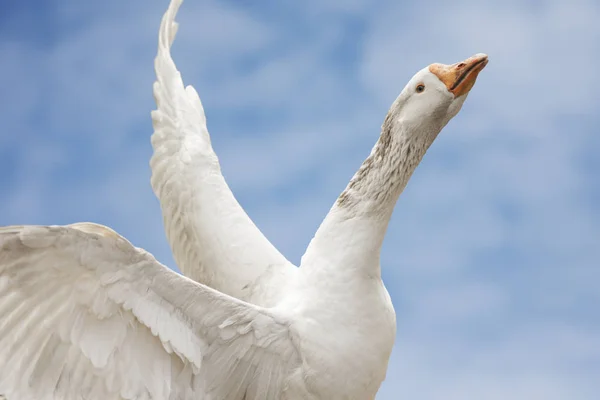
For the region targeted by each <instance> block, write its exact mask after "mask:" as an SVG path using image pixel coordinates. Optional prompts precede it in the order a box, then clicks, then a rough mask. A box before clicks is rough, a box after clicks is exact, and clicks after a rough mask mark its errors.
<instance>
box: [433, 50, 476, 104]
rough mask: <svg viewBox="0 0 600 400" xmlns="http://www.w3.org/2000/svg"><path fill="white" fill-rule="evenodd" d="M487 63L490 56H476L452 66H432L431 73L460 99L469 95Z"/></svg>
mask: <svg viewBox="0 0 600 400" xmlns="http://www.w3.org/2000/svg"><path fill="white" fill-rule="evenodd" d="M487 63H488V56H487V55H486V54H475V55H474V56H473V57H469V58H467V59H466V60H465V61H462V62H459V63H456V64H452V65H446V64H431V65H430V66H429V71H430V72H431V73H432V74H434V75H435V76H437V77H438V78H439V79H440V81H442V82H443V83H444V85H446V87H447V88H448V91H450V92H452V93H453V94H454V97H459V96H462V95H463V94H467V93H469V91H470V90H471V88H472V87H473V85H474V84H475V80H476V79H477V75H479V72H481V70H482V69H483V68H484V67H485V66H486V65H487Z"/></svg>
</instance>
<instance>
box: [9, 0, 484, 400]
mask: <svg viewBox="0 0 600 400" xmlns="http://www.w3.org/2000/svg"><path fill="white" fill-rule="evenodd" d="M180 3H181V0H173V1H172V2H171V5H170V6H169V9H168V10H167V12H166V14H165V16H164V17H163V20H162V24H161V29H160V40H159V42H160V43H159V49H158V56H157V58H156V73H157V82H156V83H155V86H154V93H155V97H156V101H157V104H158V110H157V111H155V112H154V113H153V121H154V127H155V133H154V135H153V137H152V142H153V145H154V149H155V154H154V156H153V158H152V163H151V165H152V170H153V177H152V186H153V188H154V190H155V193H156V194H157V196H158V197H159V198H160V201H161V206H162V210H163V215H164V219H165V225H166V230H167V236H168V238H169V242H170V243H171V246H172V249H173V253H174V255H175V259H176V261H177V264H178V265H179V267H180V268H181V270H182V272H183V273H184V274H186V275H188V276H189V277H191V278H193V279H195V280H197V281H199V282H202V283H198V282H196V281H194V280H192V279H189V278H186V277H184V276H181V275H178V274H177V273H175V272H173V271H171V270H170V269H168V268H166V267H165V266H163V265H161V264H160V263H158V262H157V261H156V260H155V259H154V258H153V257H152V255H150V254H149V253H147V252H145V251H144V250H142V249H139V248H136V247H134V246H132V245H131V244H130V243H129V242H128V241H127V240H125V239H124V238H123V237H121V236H120V235H118V234H117V233H116V232H114V231H112V230H111V229H109V228H107V227H104V226H100V225H95V224H89V223H81V224H74V225H69V226H9V227H4V228H0V393H4V394H5V395H6V396H7V398H8V399H9V400H30V399H80V398H84V399H90V400H96V399H102V400H111V399H206V400H209V399H210V400H222V399H223V400H225V399H227V400H237V399H240V400H241V399H246V400H250V399H254V400H264V399H277V400H279V399H288V400H291V399H372V398H374V397H375V394H376V392H377V390H378V388H379V386H380V384H381V382H382V381H383V379H384V377H385V373H386V368H387V363H388V358H389V355H390V352H391V350H392V346H393V343H394V337H395V330H396V328H395V314H394V309H393V307H392V304H391V301H390V298H389V295H388V293H387V291H386V289H385V287H384V285H383V282H382V281H381V276H380V266H379V253H380V248H381V244H382V241H383V238H384V235H385V232H386V228H387V224H388V222H389V219H390V217H391V214H392V210H393V208H394V205H395V203H396V200H397V199H398V196H399V195H400V193H401V192H402V190H403V189H404V187H405V186H406V184H407V182H408V179H409V177H410V176H411V174H412V172H413V170H414V169H415V167H416V166H417V164H418V163H419V162H420V160H421V158H422V157H423V155H424V154H425V152H426V150H427V148H428V147H429V146H430V145H431V143H432V142H433V141H434V139H435V138H436V136H437V135H438V133H439V132H440V131H441V129H442V128H443V127H444V126H445V125H446V124H447V123H448V121H449V120H450V119H451V118H452V117H453V116H455V115H456V114H457V113H458V111H459V110H460V108H461V106H462V104H463V103H464V101H465V99H466V97H467V94H468V92H469V90H470V89H471V88H472V86H473V84H474V83H475V79H476V77H477V75H478V73H479V72H480V71H481V70H482V69H483V68H484V66H485V65H486V64H487V56H485V55H483V54H478V55H476V56H474V57H471V58H469V59H467V60H465V61H464V62H462V63H458V64H454V65H450V66H447V65H442V64H432V65H430V66H429V67H427V68H424V69H423V70H421V71H419V72H418V73H417V74H416V75H415V76H414V77H413V78H412V79H411V80H410V81H409V83H408V84H407V85H406V87H405V88H404V90H403V91H402V93H401V94H400V95H399V96H398V98H397V99H396V101H395V102H394V103H393V105H392V107H391V109H390V111H389V112H388V114H387V117H386V119H385V121H384V123H383V126H382V131H381V135H380V138H379V140H378V141H377V144H376V145H375V147H374V148H373V150H372V152H371V154H370V155H369V157H368V158H367V159H366V160H365V162H364V163H363V164H362V166H361V167H360V169H359V170H358V172H357V173H356V174H355V175H354V177H353V178H352V180H351V181H350V183H349V184H348V186H347V188H346V190H344V192H343V193H342V194H341V195H340V197H339V198H338V199H337V201H336V202H335V204H334V206H333V207H332V208H331V211H330V212H329V214H328V215H327V217H326V218H325V220H324V222H323V223H322V225H321V226H320V227H319V229H318V231H317V233H316V235H315V237H314V239H313V240H312V241H311V243H310V245H309V247H308V249H307V251H306V254H305V255H304V257H303V258H302V262H301V267H300V268H295V267H293V266H292V265H291V264H290V263H289V262H288V261H287V260H286V259H285V258H284V257H283V256H282V255H281V254H279V252H277V250H276V249H275V248H274V247H273V246H272V245H271V244H270V243H269V242H268V241H267V239H265V238H264V237H263V236H262V234H261V233H260V232H259V230H258V229H257V228H256V227H255V226H254V224H253V223H252V222H251V220H250V219H249V218H248V216H247V215H246V214H245V213H244V211H243V210H242V209H241V207H240V206H239V204H238V203H237V202H236V200H235V199H234V197H233V195H232V193H231V191H230V190H229V188H228V187H227V184H226V183H225V181H224V179H223V176H222V175H221V173H220V170H219V164H218V161H217V157H216V155H215V154H214V152H213V150H212V148H211V145H210V139H209V135H208V132H207V129H206V121H205V116H204V111H203V109H202V105H201V103H200V99H199V97H198V95H197V93H196V91H195V90H194V89H193V88H192V87H191V86H188V87H187V88H184V86H183V83H182V81H181V77H180V75H179V72H178V71H177V69H176V67H175V64H174V63H173V61H172V59H171V56H170V54H169V51H170V46H171V43H172V41H173V38H174V35H175V30H176V24H175V22H174V18H175V14H176V12H177V9H178V7H179V5H180ZM209 286H210V287H209Z"/></svg>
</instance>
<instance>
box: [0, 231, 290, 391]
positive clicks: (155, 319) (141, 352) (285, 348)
mask: <svg viewBox="0 0 600 400" xmlns="http://www.w3.org/2000/svg"><path fill="white" fill-rule="evenodd" d="M289 326H290V323H289V320H288V319H287V318H286V317H285V316H282V315H280V314H279V313H275V312H274V311H271V310H267V309H263V308H261V307H258V306H254V305H251V304H248V303H244V302H242V301H240V300H237V299H235V298H233V297H229V296H227V295H224V294H222V293H219V292H217V291H215V290H213V289H211V288H208V287H206V286H203V285H201V284H199V283H197V282H194V281H192V280H190V279H188V278H186V277H184V276H181V275H178V274H177V273H175V272H173V271H171V270H169V269H168V268H166V267H164V266H162V265H161V264H159V263H158V262H157V261H156V260H155V259H154V257H152V256H151V255H150V254H149V253H147V252H145V251H144V250H141V249H138V248H135V247H134V246H132V245H131V244H130V243H129V242H128V241H126V240H125V239H123V238H122V237H121V236H119V235H118V234H116V233H115V232H114V231H112V230H109V229H108V228H103V227H101V226H99V225H92V224H79V225H73V226H67V227H58V226H52V227H48V226H19V227H5V228H0V393H4V394H5V395H6V396H7V398H8V399H9V400H11V399H34V398H35V399H75V398H86V399H90V400H95V399H103V400H111V399H161V400H162V399H192V398H193V399H211V400H212V399H232V400H236V399H256V400H258V399H279V398H281V397H282V393H283V391H284V390H285V388H286V382H287V379H288V378H289V377H290V376H292V375H293V371H296V370H297V369H298V368H300V367H299V365H300V361H299V356H298V354H297V350H296V348H295V346H294V344H293V340H292V333H291V332H290V328H289Z"/></svg>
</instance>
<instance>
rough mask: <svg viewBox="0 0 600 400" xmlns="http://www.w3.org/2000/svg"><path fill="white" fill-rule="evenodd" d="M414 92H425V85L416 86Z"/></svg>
mask: <svg viewBox="0 0 600 400" xmlns="http://www.w3.org/2000/svg"><path fill="white" fill-rule="evenodd" d="M415 90H416V91H417V93H423V91H424V90H425V85H423V84H420V85H417V88H416V89H415Z"/></svg>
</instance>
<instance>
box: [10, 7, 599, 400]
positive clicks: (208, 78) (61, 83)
mask: <svg viewBox="0 0 600 400" xmlns="http://www.w3.org/2000/svg"><path fill="white" fill-rule="evenodd" d="M259 3H260V4H259V5H256V4H257V3H256V2H251V1H241V0H238V1H232V0H222V1H217V0H212V1H206V0H186V3H184V5H183V6H182V9H181V11H180V14H179V17H178V21H179V22H180V24H181V25H180V30H179V34H178V38H177V40H176V42H175V45H174V49H173V53H174V58H175V61H176V63H177V65H178V67H179V69H180V70H181V72H182V74H183V77H184V80H185V83H186V84H193V85H194V86H195V87H196V89H197V90H198V92H199V94H200V96H201V98H202V100H203V103H204V106H205V109H206V113H207V117H208V127H209V130H210V132H211V134H212V140H213V145H214V147H215V149H216V151H217V153H218V155H219V156H220V160H221V165H222V168H223V171H224V174H225V177H226V178H227V180H228V182H229V183H230V186H231V187H232V189H233V191H234V193H235V194H236V196H237V197H238V199H239V200H240V202H241V203H242V205H243V206H244V207H245V209H246V210H247V211H248V213H249V214H250V215H251V217H252V218H253V219H254V221H255V222H256V223H257V224H258V226H259V227H260V228H261V229H262V230H263V232H265V234H266V235H267V236H268V237H269V238H270V239H271V240H272V242H274V244H275V245H276V246H277V247H278V248H279V249H280V250H281V251H282V252H283V253H284V254H285V255H286V256H288V258H290V259H291V260H292V261H293V262H295V263H297V262H298V261H299V259H300V256H301V255H302V253H303V250H304V248H305V246H306V245H307V244H308V242H309V240H310V238H311V237H312V234H313V233H314V231H315V229H316V228H317V226H318V225H319V223H320V221H321V220H322V218H323V217H324V215H325V214H326V212H327V211H328V209H329V207H330V206H331V204H332V203H333V201H334V200H335V198H336V197H337V195H338V194H339V193H340V192H341V190H342V189H343V188H344V186H345V185H346V184H347V182H348V180H349V179H350V177H351V176H352V174H353V173H354V171H355V170H356V169H357V168H358V166H359V165H360V163H361V162H362V160H363V159H364V158H365V157H366V156H367V155H368V153H369V151H370V149H371V147H372V145H373V144H374V143H375V141H376V139H377V136H378V134H379V127H380V124H381V122H382V120H383V117H384V116H385V113H386V111H387V108H388V107H389V105H390V104H391V102H392V101H393V100H394V98H395V97H396V95H397V94H398V93H399V91H400V90H401V89H402V88H403V86H404V85H405V83H406V82H407V81H408V79H409V78H410V77H411V76H412V75H413V74H414V73H415V72H416V71H418V70H419V69H421V68H422V67H424V66H426V65H428V64H430V63H432V62H444V63H454V62H457V61H460V60H462V59H464V58H466V57H468V56H470V55H472V54H474V53H477V52H485V53H488V54H489V56H490V63H489V65H488V66H487V68H486V69H485V71H484V72H483V73H482V74H481V75H480V78H479V80H478V82H477V85H476V86H475V88H474V90H473V92H472V93H471V95H470V97H469V99H468V100H467V102H466V104H465V107H464V108H463V111H462V112H461V113H460V115H459V116H458V117H457V118H455V119H454V120H453V121H452V122H451V123H450V124H449V125H448V127H447V128H446V129H445V130H444V131H443V133H442V134H441V135H440V137H439V138H438V139H437V141H436V143H435V144H434V145H433V147H432V148H431V149H430V151H429V153H428V154H427V156H426V157H425V159H424V161H423V163H422V165H421V166H420V167H419V168H418V169H417V171H416V173H415V174H414V176H413V179H412V180H411V182H410V184H409V185H408V188H407V190H406V191H405V193H404V194H403V195H402V196H401V199H400V201H399V203H398V206H397V209H396V213H395V215H394V218H393V221H392V223H391V224H390V230H389V234H388V236H387V239H386V243H385V246H384V250H383V254H382V262H383V273H384V278H385V282H386V285H387V287H388V289H389V291H390V293H391V296H392V299H393V301H394V304H395V306H396V311H397V314H398V337H397V345H396V348H395V350H394V354H393V356H392V361H391V365H390V369H389V372H388V378H387V380H386V382H385V384H384V386H383V387H382V389H381V391H380V394H379V396H378V399H384V400H385V399H390V400H391V399H400V398H408V399H444V400H453V399H457V400H458V399H486V400H487V399H490V400H496V399H515V400H517V399H523V400H525V399H544V400H554V399H561V400H562V399H564V400H567V399H568V400H571V399H573V400H578V399H597V396H598V393H599V392H600V311H599V304H600V288H599V286H600V157H599V155H598V154H599V152H600V115H599V114H598V109H599V106H600V79H599V77H598V64H599V63H600V24H598V23H597V22H598V21H599V20H600V3H598V2H597V1H593V0H589V1H586V0H571V1H569V2H566V1H558V0H556V1H543V0H537V1H533V0H532V1H516V0H508V1H503V2H481V1H475V0H457V1H454V2H452V3H449V2H446V1H441V0H440V1H428V2H419V3H418V4H417V3H416V2H411V3H408V2H398V1H392V0H390V1H367V0H306V1H302V2H293V3H292V2H287V3H285V4H284V2H278V1H271V0H265V1H262V2H259ZM166 6H167V0H160V1H158V0H151V1H149V0H146V1H142V0H131V1H127V2H121V1H117V0H108V1H106V2H92V1H85V2H84V1H80V0H46V1H33V0H29V1H25V2H7V1H5V2H2V3H0V121H1V123H2V128H1V131H0V168H1V170H2V174H1V175H0V225H7V224H23V223H30V224H66V223H72V222H76V221H94V222H98V223H102V224H106V225H109V226H111V227H113V228H114V229H116V230H117V231H118V232H120V233H121V234H123V235H124V236H126V237H127V238H129V239H130V240H131V241H132V242H133V243H134V244H135V245H137V246H140V247H144V248H146V249H148V250H149V251H151V252H152V253H154V254H155V255H156V257H157V258H158V259H159V260H161V261H162V262H164V263H166V264H167V265H169V266H173V265H174V263H173V260H172V258H171V256H170V251H169V248H168V245H167V243H166V240H165V237H164V233H163V229H162V219H161V215H160V210H159V207H158V202H157V200H156V199H155V198H154V195H153V193H152V191H151V188H150V184H149V177H150V171H149V167H148V161H149V159H150V155H151V147H150V142H149V138H150V135H151V132H152V127H151V122H150V110H152V109H153V108H154V102H153V99H152V94H151V89H152V82H153V80H154V75H153V74H154V72H153V57H154V54H155V49H156V41H157V30H158V25H159V21H160V17H161V15H162V13H163V11H164V10H165V9H166Z"/></svg>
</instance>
